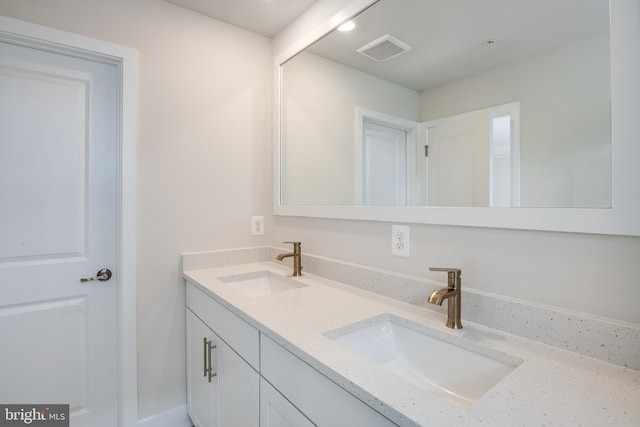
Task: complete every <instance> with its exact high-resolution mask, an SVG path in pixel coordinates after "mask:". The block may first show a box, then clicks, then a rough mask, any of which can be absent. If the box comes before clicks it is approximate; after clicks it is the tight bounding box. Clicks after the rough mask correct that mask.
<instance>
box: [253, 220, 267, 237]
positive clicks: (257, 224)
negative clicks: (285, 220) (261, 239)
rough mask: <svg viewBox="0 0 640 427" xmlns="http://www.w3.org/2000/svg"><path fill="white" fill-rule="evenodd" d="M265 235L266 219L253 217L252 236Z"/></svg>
mask: <svg viewBox="0 0 640 427" xmlns="http://www.w3.org/2000/svg"><path fill="white" fill-rule="evenodd" d="M263 234H264V217H263V216H252V217H251V235H252V236H262V235H263Z"/></svg>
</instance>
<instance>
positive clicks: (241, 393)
mask: <svg viewBox="0 0 640 427" xmlns="http://www.w3.org/2000/svg"><path fill="white" fill-rule="evenodd" d="M214 352H215V353H216V354H215V355H214V357H213V358H212V362H211V363H212V368H213V369H214V372H216V373H217V376H216V377H215V378H214V381H215V382H217V383H218V390H219V394H218V403H219V404H218V408H219V410H218V412H217V416H218V422H219V424H214V425H219V426H220V427H258V426H259V424H260V375H259V374H258V373H257V372H256V371H255V370H253V368H252V367H251V366H249V364H248V363H247V362H245V361H244V360H243V359H242V358H241V357H240V356H238V354H237V353H236V352H235V351H233V349H231V347H229V346H228V345H227V344H226V343H225V342H224V341H222V340H221V339H219V338H216V348H215V350H214Z"/></svg>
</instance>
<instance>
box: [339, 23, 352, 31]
mask: <svg viewBox="0 0 640 427" xmlns="http://www.w3.org/2000/svg"><path fill="white" fill-rule="evenodd" d="M355 27H356V23H355V22H353V21H347V22H345V23H344V24H342V25H340V26H339V27H338V31H351V30H353V29H354V28H355Z"/></svg>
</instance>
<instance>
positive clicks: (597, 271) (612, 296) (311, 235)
mask: <svg viewBox="0 0 640 427" xmlns="http://www.w3.org/2000/svg"><path fill="white" fill-rule="evenodd" d="M329 3H331V8H322V7H321V5H322V4H326V5H329ZM350 3H351V2H350V1H349V0H343V1H340V2H338V1H336V0H333V1H331V2H324V0H320V1H319V2H318V3H316V4H315V5H314V6H315V7H314V8H313V9H310V10H309V11H308V12H307V13H306V14H305V15H303V16H302V17H301V21H300V22H305V26H306V28H307V32H308V31H309V29H312V28H315V27H316V26H317V25H318V24H317V23H318V22H321V21H322V20H324V19H327V18H329V17H330V16H332V15H331V11H333V12H335V11H337V10H340V9H341V8H344V7H346V6H347V5H348V4H350ZM627 4H629V5H633V1H630V2H627ZM636 7H637V6H636ZM314 23H315V25H314ZM305 26H302V25H299V24H298V23H295V24H294V25H292V26H291V27H289V28H288V29H287V30H285V31H283V32H282V33H280V34H279V35H278V36H276V38H275V39H274V53H275V54H276V55H278V54H281V53H282V52H286V51H287V46H290V45H295V44H296V43H297V40H300V39H304V38H305V37H306V33H305V31H304V27H305ZM628 90H629V91H633V92H638V88H637V87H633V88H631V87H630V88H628ZM618 113H619V114H620V113H622V114H635V115H637V114H638V112H618ZM635 140H636V141H637V140H640V135H637V137H636V138H635ZM274 226H275V227H274V231H273V242H274V243H278V242H280V241H283V240H301V241H302V242H303V247H304V250H305V251H307V252H310V253H313V254H317V255H321V256H327V257H331V258H338V259H342V260H345V261H350V262H355V263H359V264H364V265H369V266H375V267H378V268H383V269H388V270H392V271H397V272H402V273H407V274H411V275H415V276H419V277H429V278H433V279H436V280H441V281H444V280H445V279H444V278H443V277H442V276H441V275H436V274H434V273H429V272H428V267H429V266H440V267H442V266H445V267H446V266H448V267H452V266H456V267H460V268H462V270H463V287H464V286H467V287H472V288H474V289H478V290H481V291H486V292H492V293H495V294H498V295H502V296H504V297H511V298H518V299H523V300H526V301H530V302H535V303H541V304H547V305H550V306H555V307H559V308H563V309H569V310H577V311H581V312H584V313H590V314H593V315H600V316H606V317H610V318H613V319H619V320H624V321H631V322H636V323H639V322H640V310H638V301H640V263H638V255H639V254H640V238H638V237H623V236H609V235H590V234H569V233H553V232H534V231H518V230H508V229H490V228H474V227H449V226H432V225H416V224H413V225H411V257H410V258H408V259H407V258H397V257H393V256H391V254H390V252H391V251H390V237H391V224H389V223H383V222H373V221H350V220H332V219H315V218H304V217H285V216H278V217H276V218H275V219H274ZM426 297H427V295H426V292H425V298H426Z"/></svg>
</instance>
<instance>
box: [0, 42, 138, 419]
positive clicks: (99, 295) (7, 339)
mask: <svg viewBox="0 0 640 427" xmlns="http://www.w3.org/2000/svg"><path fill="white" fill-rule="evenodd" d="M117 81H118V70H117V69H116V67H115V66H114V65H109V64H103V63H100V62H93V61H89V60H86V59H81V58H76V57H72V56H69V55H65V54H59V53H54V52H49V51H45V50H42V49H36V48H30V47H22V46H16V45H13V44H9V43H0V93H1V94H2V96H0V342H1V343H2V350H1V351H0V378H1V381H0V402H2V403H21V404H31V403H34V404H48V403H56V404H69V405H70V408H71V425H72V426H74V427H80V426H92V427H100V426H115V425H118V406H117V405H118V400H117V389H118V384H117V378H118V375H117V360H118V357H117V348H118V346H117V342H116V341H117V336H116V332H117V324H116V319H117V318H116V315H117V295H116V285H115V282H116V280H117V277H118V270H117V267H118V266H117V265H116V244H117V242H116V212H117V208H118V206H117V203H116V196H117V194H116V176H117V175H116V172H117V170H116V160H117V157H116V156H117V153H116V143H117V132H118V128H117V124H118V115H117V102H118V98H117V93H118V91H117ZM102 268H109V269H110V270H111V271H112V272H113V275H114V277H113V278H111V280H110V281H106V282H100V281H93V282H88V283H81V282H80V278H81V277H91V276H95V275H96V273H97V271H98V270H100V269H102ZM131 327H135V325H131Z"/></svg>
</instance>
